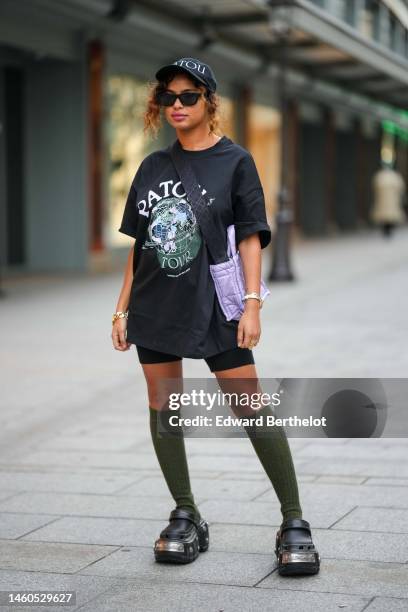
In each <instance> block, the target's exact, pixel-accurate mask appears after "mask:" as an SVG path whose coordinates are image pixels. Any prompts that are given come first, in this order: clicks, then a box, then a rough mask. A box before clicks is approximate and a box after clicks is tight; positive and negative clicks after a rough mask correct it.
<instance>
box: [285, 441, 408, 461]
mask: <svg viewBox="0 0 408 612" xmlns="http://www.w3.org/2000/svg"><path fill="white" fill-rule="evenodd" d="M330 442H331V444H330V459H341V460H343V458H344V454H345V452H344V444H337V443H336V441H335V440H333V439H332V440H330ZM327 450H328V447H327V445H326V444H321V443H320V441H314V442H313V444H309V445H307V446H304V447H303V448H299V449H297V451H296V454H297V456H298V457H299V458H301V459H306V458H313V459H315V458H316V459H317V458H318V457H324V458H326V457H327ZM349 452H350V454H352V456H353V460H354V459H368V460H369V461H372V459H373V453H375V460H376V461H380V460H381V461H387V462H391V461H396V460H397V461H398V460H400V459H406V457H407V454H408V449H407V447H406V446H405V445H402V444H398V443H397V442H396V443H394V444H393V445H391V446H386V447H385V446H381V445H379V444H377V440H376V439H373V440H371V445H364V446H355V445H354V446H353V447H352V450H350V451H349Z"/></svg>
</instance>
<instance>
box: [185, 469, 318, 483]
mask: <svg viewBox="0 0 408 612" xmlns="http://www.w3.org/2000/svg"><path fill="white" fill-rule="evenodd" d="M191 473H194V472H193V471H191ZM218 478H220V479H221V480H224V479H225V480H240V481H242V482H245V481H246V480H249V481H251V482H253V481H254V480H262V481H263V482H265V483H266V484H267V485H269V484H270V480H269V478H268V476H267V475H266V473H265V472H264V471H261V472H251V473H249V472H245V473H243V472H239V471H229V470H227V471H225V472H221V474H220V476H218ZM316 478H317V475H316V474H299V473H297V474H296V479H297V481H298V482H313V481H314V480H315V479H316Z"/></svg>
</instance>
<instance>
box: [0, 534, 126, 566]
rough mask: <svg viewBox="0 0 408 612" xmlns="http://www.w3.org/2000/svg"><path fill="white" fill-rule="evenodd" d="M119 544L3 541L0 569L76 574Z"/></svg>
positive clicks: (0, 544)
mask: <svg viewBox="0 0 408 612" xmlns="http://www.w3.org/2000/svg"><path fill="white" fill-rule="evenodd" d="M117 548H118V547H117V546H98V545H89V544H88V545H83V544H64V543H61V542H28V541H27V542H25V541H22V540H18V541H17V540H1V541H0V569H5V570H23V571H30V572H62V573H74V572H78V571H79V570H81V569H83V568H84V567H86V566H87V565H89V564H90V563H94V562H95V561H98V560H99V559H102V558H103V557H106V556H107V555H110V554H111V553H112V552H114V551H115V550H117Z"/></svg>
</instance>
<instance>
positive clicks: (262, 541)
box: [40, 523, 408, 563]
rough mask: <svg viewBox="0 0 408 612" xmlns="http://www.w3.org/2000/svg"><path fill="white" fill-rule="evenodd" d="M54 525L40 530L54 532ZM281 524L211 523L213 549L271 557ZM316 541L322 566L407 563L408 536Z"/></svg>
mask: <svg viewBox="0 0 408 612" xmlns="http://www.w3.org/2000/svg"><path fill="white" fill-rule="evenodd" d="M54 526H55V523H53V524H52V525H50V526H49V527H45V528H43V529H41V530H40V531H44V530H52V529H53V528H54ZM278 529H279V524H278V523H276V524H275V525H271V526H268V527H266V526H263V525H242V524H240V525H236V524H234V525H228V524H225V523H211V525H210V540H211V550H213V551H214V550H219V551H225V552H228V551H231V552H242V553H245V552H251V553H261V554H271V552H273V550H274V548H275V534H276V531H277V530H278ZM312 534H313V542H314V544H315V546H316V548H317V550H318V551H319V553H320V556H321V558H322V560H323V561H322V563H323V562H324V561H325V560H326V559H327V558H332V559H352V560H357V561H377V562H379V563H380V562H382V561H384V562H387V563H389V562H393V563H406V562H407V560H408V552H407V551H408V536H407V535H406V534H392V533H360V532H356V531H345V530H341V531H340V530H338V531H337V530H336V529H318V528H315V527H313V526H312Z"/></svg>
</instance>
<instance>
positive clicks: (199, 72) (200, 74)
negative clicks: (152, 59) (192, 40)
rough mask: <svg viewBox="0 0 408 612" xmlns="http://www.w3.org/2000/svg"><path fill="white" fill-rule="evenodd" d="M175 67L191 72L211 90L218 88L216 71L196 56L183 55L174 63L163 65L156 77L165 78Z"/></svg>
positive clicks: (158, 78)
mask: <svg viewBox="0 0 408 612" xmlns="http://www.w3.org/2000/svg"><path fill="white" fill-rule="evenodd" d="M175 68H177V69H178V70H180V71H183V72H187V73H188V74H191V75H192V76H194V77H195V78H196V79H198V80H199V81H201V83H203V84H204V85H205V86H206V87H208V89H209V90H210V91H215V90H216V89H217V81H216V80H215V76H214V73H213V71H212V70H211V68H210V66H209V65H208V64H204V62H201V61H200V60H198V59H195V58H194V57H182V58H181V59H178V60H176V61H175V62H173V63H172V64H167V65H166V66H162V67H161V68H160V69H159V70H158V71H157V72H156V74H155V77H156V79H157V80H160V79H162V78H164V77H165V76H166V75H167V74H168V73H169V72H171V71H173V70H174V69H175Z"/></svg>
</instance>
